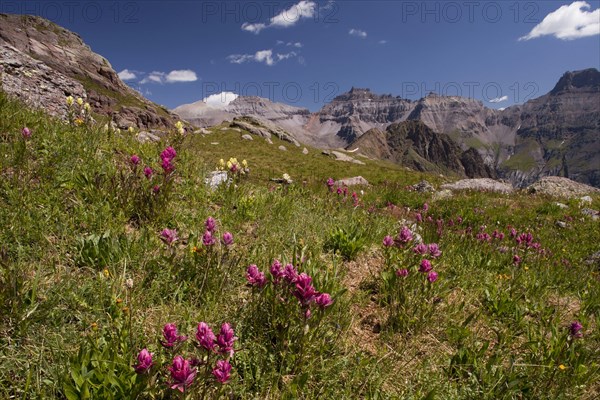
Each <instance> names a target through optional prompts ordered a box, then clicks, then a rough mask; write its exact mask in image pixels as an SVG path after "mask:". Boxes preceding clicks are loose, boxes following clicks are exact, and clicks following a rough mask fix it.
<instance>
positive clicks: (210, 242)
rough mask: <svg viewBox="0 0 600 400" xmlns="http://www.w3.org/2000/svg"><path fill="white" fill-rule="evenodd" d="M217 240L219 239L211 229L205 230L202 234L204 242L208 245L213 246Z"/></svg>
mask: <svg viewBox="0 0 600 400" xmlns="http://www.w3.org/2000/svg"><path fill="white" fill-rule="evenodd" d="M216 242H217V240H216V239H215V238H214V237H213V235H212V233H211V232H210V231H206V232H204V235H202V244H203V245H205V246H206V247H209V246H212V245H213V244H215V243H216Z"/></svg>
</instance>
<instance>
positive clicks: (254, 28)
mask: <svg viewBox="0 0 600 400" xmlns="http://www.w3.org/2000/svg"><path fill="white" fill-rule="evenodd" d="M266 27H267V26H266V25H265V24H249V23H247V22H244V23H243V24H242V30H244V31H247V32H252V33H255V34H257V35H258V34H259V33H260V31H262V30H263V29H265V28H266Z"/></svg>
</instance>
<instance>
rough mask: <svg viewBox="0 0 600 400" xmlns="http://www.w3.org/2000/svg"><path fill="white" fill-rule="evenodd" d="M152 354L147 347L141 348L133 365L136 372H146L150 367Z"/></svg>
mask: <svg viewBox="0 0 600 400" xmlns="http://www.w3.org/2000/svg"><path fill="white" fill-rule="evenodd" d="M152 356H153V354H152V353H150V352H149V351H148V349H142V351H140V353H139V354H138V356H137V364H135V365H134V366H133V368H134V369H135V372H137V373H138V374H143V373H146V372H147V371H148V370H149V369H150V368H151V367H152V364H153V363H152Z"/></svg>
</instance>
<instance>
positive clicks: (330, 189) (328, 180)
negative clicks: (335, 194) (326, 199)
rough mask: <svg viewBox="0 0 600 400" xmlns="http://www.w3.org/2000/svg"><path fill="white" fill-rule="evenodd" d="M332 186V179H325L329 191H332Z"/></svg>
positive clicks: (333, 183) (333, 182)
mask: <svg viewBox="0 0 600 400" xmlns="http://www.w3.org/2000/svg"><path fill="white" fill-rule="evenodd" d="M334 185H335V181H334V180H333V178H329V179H327V187H328V188H329V191H333V186H334Z"/></svg>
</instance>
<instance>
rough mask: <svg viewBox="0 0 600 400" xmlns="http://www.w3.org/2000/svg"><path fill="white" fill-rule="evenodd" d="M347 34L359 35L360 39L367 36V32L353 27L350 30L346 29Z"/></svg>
mask: <svg viewBox="0 0 600 400" xmlns="http://www.w3.org/2000/svg"><path fill="white" fill-rule="evenodd" d="M348 34H349V35H350V36H356V37H359V38H361V39H364V38H366V37H367V32H365V31H361V30H360V29H354V28H352V29H350V31H348Z"/></svg>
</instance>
